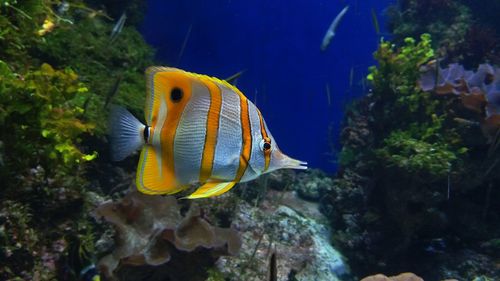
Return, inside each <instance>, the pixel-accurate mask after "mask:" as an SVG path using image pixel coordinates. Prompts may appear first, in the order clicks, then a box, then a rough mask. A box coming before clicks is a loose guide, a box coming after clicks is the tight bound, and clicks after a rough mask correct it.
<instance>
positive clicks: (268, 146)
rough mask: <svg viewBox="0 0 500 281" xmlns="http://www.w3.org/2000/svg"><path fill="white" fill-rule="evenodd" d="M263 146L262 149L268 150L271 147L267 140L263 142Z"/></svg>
mask: <svg viewBox="0 0 500 281" xmlns="http://www.w3.org/2000/svg"><path fill="white" fill-rule="evenodd" d="M263 147H264V150H269V149H271V144H270V143H268V142H265V143H264V145H263Z"/></svg>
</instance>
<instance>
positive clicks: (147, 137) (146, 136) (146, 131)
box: [142, 126, 149, 143]
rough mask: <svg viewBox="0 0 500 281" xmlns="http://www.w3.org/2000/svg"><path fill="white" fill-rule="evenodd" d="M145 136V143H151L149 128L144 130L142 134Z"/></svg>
mask: <svg viewBox="0 0 500 281" xmlns="http://www.w3.org/2000/svg"><path fill="white" fill-rule="evenodd" d="M142 134H143V136H144V142H146V143H148V141H149V126H146V127H145V128H144V132H142Z"/></svg>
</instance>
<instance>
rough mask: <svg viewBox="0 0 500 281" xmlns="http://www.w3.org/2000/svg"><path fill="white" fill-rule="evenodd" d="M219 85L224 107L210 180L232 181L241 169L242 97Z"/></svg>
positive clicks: (221, 113)
mask: <svg viewBox="0 0 500 281" xmlns="http://www.w3.org/2000/svg"><path fill="white" fill-rule="evenodd" d="M217 85H218V86H219V87H220V89H221V92H222V106H221V112H220V119H219V132H218V135H217V145H216V146H215V158H214V166H213V171H212V176H211V177H210V178H212V179H220V180H224V181H232V180H234V178H235V177H236V172H237V170H238V167H239V163H240V162H239V161H240V154H241V147H242V136H241V134H242V132H241V131H242V130H241V119H240V115H241V110H240V97H239V96H238V94H236V93H235V92H233V91H231V90H230V89H228V88H227V87H225V86H222V85H219V84H217Z"/></svg>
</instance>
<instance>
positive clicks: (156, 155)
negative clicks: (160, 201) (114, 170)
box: [136, 145, 186, 195]
mask: <svg viewBox="0 0 500 281" xmlns="http://www.w3.org/2000/svg"><path fill="white" fill-rule="evenodd" d="M136 185H137V189H138V190H139V191H140V192H142V193H144V194H151V195H153V194H173V193H177V192H179V191H182V190H183V189H185V188H186V186H181V185H179V184H178V183H177V180H176V178H175V173H174V171H173V169H172V168H171V167H166V165H165V163H164V161H163V159H162V157H161V151H159V150H157V149H155V147H154V146H151V145H146V146H144V148H143V149H142V151H141V158H140V160H139V165H138V166H137V178H136Z"/></svg>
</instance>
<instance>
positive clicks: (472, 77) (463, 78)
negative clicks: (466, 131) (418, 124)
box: [419, 61, 500, 139]
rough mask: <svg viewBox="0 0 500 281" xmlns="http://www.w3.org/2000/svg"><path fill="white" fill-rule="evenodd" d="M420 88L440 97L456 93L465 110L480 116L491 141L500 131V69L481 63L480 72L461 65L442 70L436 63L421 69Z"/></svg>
mask: <svg viewBox="0 0 500 281" xmlns="http://www.w3.org/2000/svg"><path fill="white" fill-rule="evenodd" d="M421 71H422V76H421V78H420V80H419V86H420V88H421V89H422V90H424V91H434V92H435V93H436V94H439V95H447V94H454V95H455V96H457V97H458V98H460V100H461V102H462V104H463V106H464V107H466V108H468V109H470V110H473V111H475V112H477V113H478V116H477V117H476V119H477V121H480V122H481V125H482V128H483V132H484V133H485V134H486V136H487V137H489V138H490V139H491V138H493V137H494V136H495V134H496V132H497V130H498V129H499V128H500V69H498V68H496V67H494V66H492V65H489V64H481V65H479V67H478V68H477V71H476V72H473V71H466V70H465V69H464V67H463V66H461V65H459V64H451V65H449V66H448V67H447V68H440V67H439V66H438V65H437V64H436V62H435V61H434V62H432V63H429V64H427V65H425V66H423V67H422V68H421Z"/></svg>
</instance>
